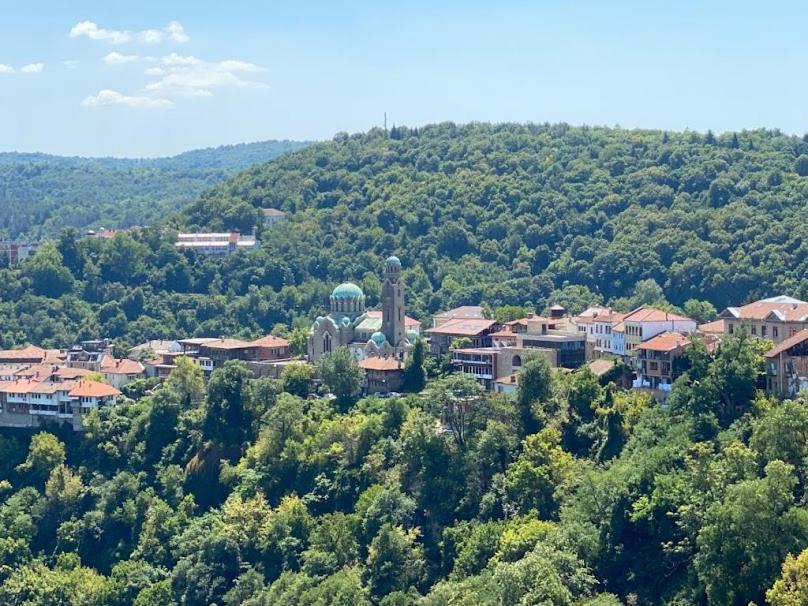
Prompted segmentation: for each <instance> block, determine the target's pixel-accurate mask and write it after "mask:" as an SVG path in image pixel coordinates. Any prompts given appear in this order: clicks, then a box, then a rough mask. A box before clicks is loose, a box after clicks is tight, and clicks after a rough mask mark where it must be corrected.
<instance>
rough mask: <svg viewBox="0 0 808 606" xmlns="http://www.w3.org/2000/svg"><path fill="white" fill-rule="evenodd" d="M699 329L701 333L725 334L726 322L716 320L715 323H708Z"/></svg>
mask: <svg viewBox="0 0 808 606" xmlns="http://www.w3.org/2000/svg"><path fill="white" fill-rule="evenodd" d="M698 329H699V330H700V331H701V332H704V333H709V334H714V335H720V334H724V320H715V321H714V322H707V323H706V324H699V325H698Z"/></svg>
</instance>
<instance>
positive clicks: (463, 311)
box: [432, 305, 485, 328]
mask: <svg viewBox="0 0 808 606" xmlns="http://www.w3.org/2000/svg"><path fill="white" fill-rule="evenodd" d="M482 319H485V313H484V312H483V308H482V307H481V306H479V305H463V306H461V307H455V308H454V309H450V310H448V311H442V312H439V313H437V314H435V315H434V316H432V328H437V327H438V326H440V325H441V324H445V323H446V322H448V321H449V320H482Z"/></svg>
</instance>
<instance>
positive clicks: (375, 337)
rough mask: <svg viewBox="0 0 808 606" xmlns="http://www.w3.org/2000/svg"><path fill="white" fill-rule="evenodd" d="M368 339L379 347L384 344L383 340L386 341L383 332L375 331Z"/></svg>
mask: <svg viewBox="0 0 808 606" xmlns="http://www.w3.org/2000/svg"><path fill="white" fill-rule="evenodd" d="M370 340H371V341H373V342H374V343H375V344H376V345H377V346H378V347H381V346H382V345H384V342H385V341H387V337H385V336H384V333H383V332H379V331H376V332H374V333H373V334H372V335H370Z"/></svg>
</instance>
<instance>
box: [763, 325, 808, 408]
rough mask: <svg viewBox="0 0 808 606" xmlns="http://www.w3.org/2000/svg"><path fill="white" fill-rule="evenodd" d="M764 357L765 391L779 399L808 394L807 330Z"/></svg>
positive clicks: (782, 342) (779, 344) (777, 346)
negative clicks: (803, 393) (802, 393)
mask: <svg viewBox="0 0 808 606" xmlns="http://www.w3.org/2000/svg"><path fill="white" fill-rule="evenodd" d="M764 355H765V357H766V391H768V392H769V393H771V394H772V395H775V396H777V397H780V398H794V397H796V396H797V394H799V393H800V392H808V329H803V330H801V331H800V332H798V333H796V334H794V335H791V336H790V337H789V338H788V339H785V340H783V341H781V342H780V343H778V344H777V345H775V346H774V347H772V348H771V349H770V350H769V351H767V352H766V353H765V354H764Z"/></svg>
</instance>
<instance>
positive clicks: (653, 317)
mask: <svg viewBox="0 0 808 606" xmlns="http://www.w3.org/2000/svg"><path fill="white" fill-rule="evenodd" d="M672 321H673V322H693V320H691V319H690V318H686V317H684V316H680V315H678V314H674V313H671V312H669V311H663V310H661V309H657V308H655V307H638V308H637V309H635V310H634V311H632V312H631V313H629V314H628V315H627V316H625V317H624V318H623V322H672Z"/></svg>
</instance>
